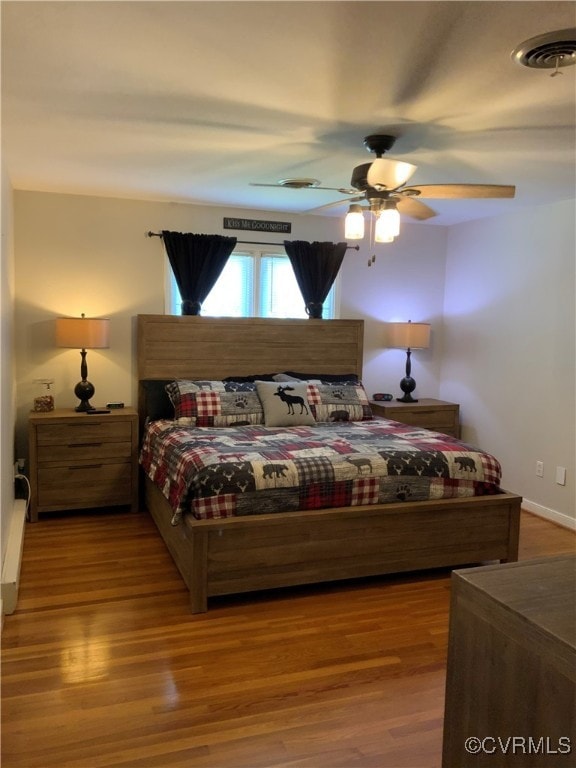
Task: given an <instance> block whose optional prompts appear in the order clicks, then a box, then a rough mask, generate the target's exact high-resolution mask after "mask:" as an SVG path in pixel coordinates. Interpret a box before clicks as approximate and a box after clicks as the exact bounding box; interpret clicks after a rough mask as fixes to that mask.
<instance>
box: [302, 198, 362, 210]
mask: <svg viewBox="0 0 576 768" xmlns="http://www.w3.org/2000/svg"><path fill="white" fill-rule="evenodd" d="M362 201H363V202H366V198H365V197H364V195H356V197H345V198H344V200H335V201H334V202H333V203H326V205H319V206H318V207H317V208H310V210H308V211H304V213H316V211H324V210H326V209H327V208H335V207H336V206H337V205H345V204H347V203H359V202H362Z"/></svg>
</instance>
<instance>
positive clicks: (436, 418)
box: [391, 408, 455, 430]
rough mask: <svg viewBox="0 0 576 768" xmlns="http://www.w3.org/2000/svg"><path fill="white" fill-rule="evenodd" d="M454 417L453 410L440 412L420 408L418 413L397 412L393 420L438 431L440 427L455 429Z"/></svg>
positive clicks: (408, 411)
mask: <svg viewBox="0 0 576 768" xmlns="http://www.w3.org/2000/svg"><path fill="white" fill-rule="evenodd" d="M454 416H455V413H454V410H453V409H450V410H446V411H438V410H434V409H433V408H429V409H428V408H420V410H418V411H410V410H402V411H401V412H396V413H395V414H394V417H391V418H396V421H401V422H402V423H403V424H410V425H413V426H416V427H423V428H424V429H432V430H437V429H439V428H440V427H453V426H454V422H455V419H454Z"/></svg>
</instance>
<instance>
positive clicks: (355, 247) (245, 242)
mask: <svg viewBox="0 0 576 768" xmlns="http://www.w3.org/2000/svg"><path fill="white" fill-rule="evenodd" d="M146 237H162V232H152V231H148V232H146ZM236 242H237V243H242V245H280V246H283V245H284V243H264V242H262V241H261V240H236ZM346 248H347V249H348V250H349V249H352V250H353V251H359V250H360V246H359V245H347V246H346Z"/></svg>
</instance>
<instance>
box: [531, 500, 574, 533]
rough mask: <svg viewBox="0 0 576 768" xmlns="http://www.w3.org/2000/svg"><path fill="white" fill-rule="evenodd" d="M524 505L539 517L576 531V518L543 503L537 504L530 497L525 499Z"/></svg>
mask: <svg viewBox="0 0 576 768" xmlns="http://www.w3.org/2000/svg"><path fill="white" fill-rule="evenodd" d="M522 507H523V508H524V509H525V510H527V511H528V512H532V514H533V515H538V517H543V518H544V519H545V520H550V521H551V522H553V523H556V525H561V526H562V528H570V530H572V531H576V519H574V518H573V517H569V516H568V515H564V514H563V513H562V512H556V510H555V509H549V508H548V507H544V506H542V504H536V502H535V501H530V499H524V500H523V501H522Z"/></svg>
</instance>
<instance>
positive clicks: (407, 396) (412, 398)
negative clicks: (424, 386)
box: [396, 394, 418, 403]
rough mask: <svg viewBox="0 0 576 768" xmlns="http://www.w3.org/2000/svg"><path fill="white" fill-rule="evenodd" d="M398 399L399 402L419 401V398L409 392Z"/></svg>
mask: <svg viewBox="0 0 576 768" xmlns="http://www.w3.org/2000/svg"><path fill="white" fill-rule="evenodd" d="M396 400H398V402H399V403H417V402H418V398H417V397H412V395H410V394H407V395H404V397H397V398H396Z"/></svg>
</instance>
